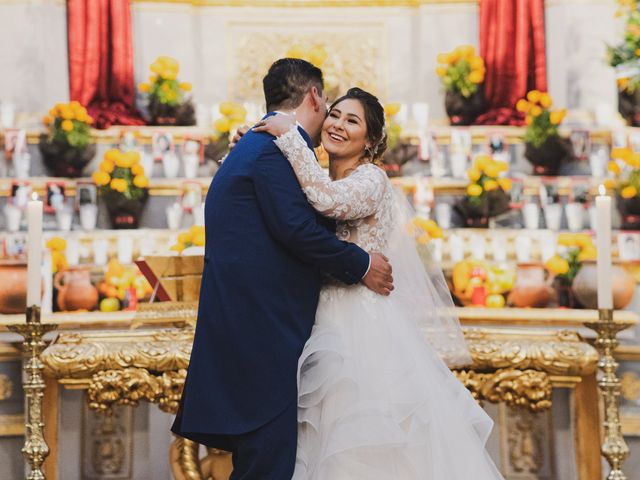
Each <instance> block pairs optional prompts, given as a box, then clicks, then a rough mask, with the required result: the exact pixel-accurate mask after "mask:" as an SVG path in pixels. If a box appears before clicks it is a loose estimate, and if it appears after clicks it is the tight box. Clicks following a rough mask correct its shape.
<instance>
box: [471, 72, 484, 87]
mask: <svg viewBox="0 0 640 480" xmlns="http://www.w3.org/2000/svg"><path fill="white" fill-rule="evenodd" d="M469 81H470V82H471V83H476V84H478V83H482V82H483V81H484V74H483V73H482V72H480V71H478V70H474V71H472V72H471V73H470V74H469Z"/></svg>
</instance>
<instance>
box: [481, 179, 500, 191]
mask: <svg viewBox="0 0 640 480" xmlns="http://www.w3.org/2000/svg"><path fill="white" fill-rule="evenodd" d="M484 189H485V190H486V191H487V192H493V191H494V190H497V189H498V182H496V181H495V180H487V181H486V182H484Z"/></svg>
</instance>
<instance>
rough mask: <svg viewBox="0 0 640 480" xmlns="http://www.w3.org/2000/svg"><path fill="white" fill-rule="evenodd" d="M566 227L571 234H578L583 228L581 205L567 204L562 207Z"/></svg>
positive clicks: (582, 208) (582, 209)
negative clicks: (565, 218)
mask: <svg viewBox="0 0 640 480" xmlns="http://www.w3.org/2000/svg"><path fill="white" fill-rule="evenodd" d="M564 213H565V215H566V216H567V226H568V228H569V230H571V231H572V232H580V231H582V229H583V228H584V207H583V205H582V204H581V203H575V202H572V203H567V204H566V205H565V206H564Z"/></svg>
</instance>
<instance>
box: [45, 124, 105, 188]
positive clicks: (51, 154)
mask: <svg viewBox="0 0 640 480" xmlns="http://www.w3.org/2000/svg"><path fill="white" fill-rule="evenodd" d="M38 147H39V148H40V153H41V154H42V162H43V163H44V165H45V167H46V168H47V170H49V173H50V174H51V175H52V176H54V177H66V178H78V177H81V176H82V171H83V169H84V167H86V166H87V165H88V164H89V162H90V161H91V160H92V159H93V157H94V156H95V154H96V146H95V144H92V143H90V144H88V145H87V146H86V147H84V148H76V147H72V146H71V145H69V144H67V143H63V142H59V141H56V140H50V139H49V137H48V136H47V135H46V134H44V133H43V134H42V135H40V142H39V144H38Z"/></svg>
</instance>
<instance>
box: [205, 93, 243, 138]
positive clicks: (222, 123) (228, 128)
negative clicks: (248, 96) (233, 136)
mask: <svg viewBox="0 0 640 480" xmlns="http://www.w3.org/2000/svg"><path fill="white" fill-rule="evenodd" d="M218 111H219V112H220V115H222V116H221V117H220V118H218V119H217V120H215V121H214V122H213V130H214V132H215V133H214V140H219V139H221V138H223V137H225V136H227V135H228V134H229V133H230V132H233V131H235V130H236V129H237V128H238V127H240V126H241V125H243V124H244V123H246V121H247V109H246V108H244V106H243V105H242V104H241V103H236V102H222V103H221V104H220V107H219V108H218Z"/></svg>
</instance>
